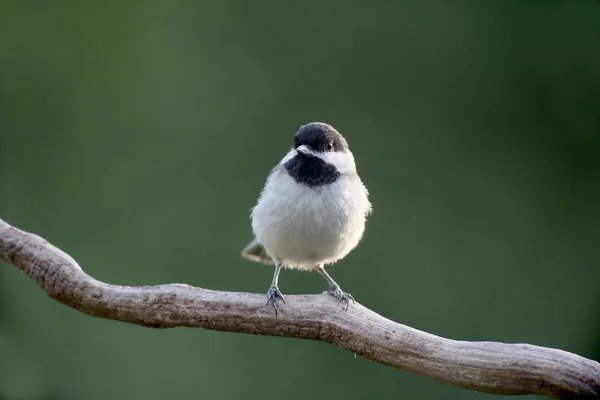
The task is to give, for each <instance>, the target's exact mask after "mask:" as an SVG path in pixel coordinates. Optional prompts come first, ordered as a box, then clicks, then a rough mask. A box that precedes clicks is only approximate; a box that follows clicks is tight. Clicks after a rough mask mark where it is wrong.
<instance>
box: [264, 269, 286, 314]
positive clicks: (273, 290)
mask: <svg viewBox="0 0 600 400" xmlns="http://www.w3.org/2000/svg"><path fill="white" fill-rule="evenodd" d="M280 270H281V262H279V261H277V260H275V273H273V282H271V287H270V288H269V291H268V292H267V304H266V305H269V304H271V305H272V306H273V308H274V309H275V316H277V304H276V302H277V298H280V299H281V301H283V303H284V304H285V299H284V298H283V295H282V294H281V292H280V291H279V288H278V287H277V282H278V281H279V271H280Z"/></svg>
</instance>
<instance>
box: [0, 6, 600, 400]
mask: <svg viewBox="0 0 600 400" xmlns="http://www.w3.org/2000/svg"><path fill="white" fill-rule="evenodd" d="M598 21H600V3H599V2H597V1H585V0H578V1H508V0H507V1H500V0H498V1H470V2H469V1H452V2H451V1H446V2H443V1H423V0H413V1H396V2H393V1H388V2H383V1H382V2H372V3H367V2H349V1H341V0H339V1H329V2H323V1H303V2H293V3H292V2H290V3H286V2H280V1H263V2H246V1H239V0H238V1H229V2H216V1H214V2H202V1H183V0H181V1H170V2H167V1H163V2H153V1H146V2H142V1H138V2H135V1H120V2H116V1H96V2H93V1H66V0H63V1H59V0H55V1H26V0H23V1H16V0H5V1H1V2H0V218H2V219H5V220H6V221H7V222H9V223H11V224H13V225H15V226H17V227H19V228H22V229H24V230H27V231H31V232H34V233H37V234H39V235H42V236H43V237H45V238H46V239H47V240H49V241H51V242H52V243H53V244H55V245H57V246H58V247H60V248H62V249H63V250H65V251H67V252H68V253H69V254H70V255H72V256H73V257H74V258H75V259H76V260H77V261H78V262H79V263H80V264H81V265H82V267H83V268H84V269H85V270H86V271H87V272H88V273H90V274H91V275H92V276H94V277H95V278H98V279H100V280H104V281H106V282H110V283H115V284H124V285H152V284H161V283H169V282H184V283H188V284H191V285H196V286H201V287H205V288H211V289H218V290H231V291H247V292H259V293H266V290H267V288H268V286H269V284H270V279H271V276H272V270H271V268H268V267H265V266H262V265H260V264H255V263H251V262H249V261H246V260H243V259H242V258H241V257H240V256H239V253H240V250H241V248H242V247H243V246H245V245H246V244H247V242H248V241H249V240H250V239H251V228H250V220H249V209H250V208H251V207H252V206H253V205H254V204H255V201H256V198H257V195H258V193H259V191H260V189H261V188H262V184H263V183H264V179H265V177H266V175H267V173H268V172H269V170H270V169H271V167H272V166H273V165H274V164H275V163H277V162H278V161H279V159H280V158H281V157H283V155H284V153H285V152H286V151H287V150H288V149H289V148H290V146H291V144H292V140H293V134H294V133H295V132H296V130H297V129H298V127H299V126H300V125H302V124H305V123H307V122H310V121H325V122H328V123H331V124H333V125H334V126H335V127H336V128H338V130H339V131H340V132H342V134H344V135H345V137H346V138H347V140H348V141H349V143H350V146H351V149H352V150H353V153H354V155H355V157H356V159H357V164H358V169H359V173H360V174H361V177H362V179H363V181H364V182H365V184H366V185H367V187H368V188H369V190H370V193H371V197H370V198H371V200H372V203H373V206H374V213H373V215H372V217H371V218H370V219H369V221H368V224H367V231H366V235H365V237H364V240H363V242H362V243H361V244H360V245H359V247H358V248H357V249H356V250H355V251H353V252H352V253H351V254H350V255H349V256H348V257H347V258H346V259H344V260H343V261H342V262H340V263H338V264H337V265H336V266H334V267H332V268H331V269H330V272H331V273H332V275H333V277H334V278H335V279H336V280H337V281H338V282H339V283H340V284H341V286H342V287H343V288H345V290H347V291H349V292H351V293H352V294H353V295H354V297H355V298H356V299H357V300H358V301H359V302H361V303H362V304H364V305H366V306H367V307H369V308H372V309H373V310H375V311H376V312H378V313H381V314H382V315H384V316H386V317H388V318H390V319H392V320H394V321H398V322H401V323H404V324H407V325H410V326H413V327H415V328H418V329H422V330H425V331H427V332H431V333H435V334H437V335H442V336H445V337H450V338H456V339H462V340H493V341H502V342H520V343H523V342H525V343H532V344H537V345H542V346H550V347H556V348H559V349H564V350H567V351H571V352H575V353H577V354H580V355H582V356H585V357H588V358H593V359H596V360H598V359H600V283H599V282H600V246H599V244H600V243H599V242H600V240H599V239H600V111H599V110H600V97H599V95H598V94H599V93H600V51H599V49H600V48H599V47H598V46H599V44H598V43H600V23H598ZM280 287H281V289H282V291H283V292H284V293H288V294H293V293H320V292H321V291H323V290H324V289H325V284H324V282H323V281H322V279H321V278H320V277H319V276H318V275H317V274H315V273H306V272H296V271H287V270H286V271H283V273H282V275H281V278H280ZM273 397H275V398H285V399H290V400H292V399H305V398H314V399H316V398H323V399H325V398H326V399H332V398H345V399H347V400H349V399H364V398H386V399H389V398H402V399H484V398H490V397H489V395H486V394H478V393H474V392H470V391H466V390H462V389H458V388H454V387H452V386H449V385H444V384H441V383H437V382H433V381H430V380H428V379H425V378H422V377H418V376H415V375H412V374H410V373H407V372H402V371H398V370H394V369H392V368H389V367H384V366H382V365H378V364H376V363H373V362H370V361H367V360H364V359H361V358H358V359H354V357H353V355H352V353H350V352H347V351H344V350H342V349H339V348H337V347H334V346H331V345H328V344H324V343H318V342H311V341H301V340H293V339H284V338H272V337H256V336H248V335H242V334H231V333H222V332H211V331H206V330H201V329H183V328H181V329H171V330H152V329H145V328H141V327H137V326H132V325H127V324H123V323H118V322H114V321H106V320H100V319H94V318H91V317H88V316H86V315H83V314H81V313H78V312H76V311H74V310H71V309H68V308H66V307H64V306H62V305H60V304H59V303H57V302H54V301H52V300H50V299H48V298H47V297H45V295H44V294H43V293H42V292H41V291H40V290H39V289H38V288H37V287H36V286H35V285H34V284H33V283H32V282H31V281H29V280H28V279H27V278H26V277H25V276H23V275H22V274H20V273H18V272H17V271H16V270H15V269H14V268H11V267H9V266H7V265H3V266H2V268H0V398H1V399H2V400H7V399H8V400H13V399H19V400H21V399H90V400H94V399H107V398H108V399H148V400H151V399H165V398H173V399H183V398H206V399H213V398H214V399H239V398H244V399H265V398H273Z"/></svg>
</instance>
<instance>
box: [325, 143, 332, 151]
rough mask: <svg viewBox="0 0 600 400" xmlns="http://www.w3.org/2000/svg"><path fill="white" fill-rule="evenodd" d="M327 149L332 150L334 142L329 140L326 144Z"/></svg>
mask: <svg viewBox="0 0 600 400" xmlns="http://www.w3.org/2000/svg"><path fill="white" fill-rule="evenodd" d="M325 150H327V151H332V150H333V143H331V142H329V143H327V144H326V145H325Z"/></svg>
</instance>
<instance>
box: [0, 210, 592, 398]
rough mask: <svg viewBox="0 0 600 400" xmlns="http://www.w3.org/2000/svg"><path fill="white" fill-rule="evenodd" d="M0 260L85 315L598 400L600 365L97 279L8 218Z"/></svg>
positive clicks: (496, 389) (318, 306)
mask: <svg viewBox="0 0 600 400" xmlns="http://www.w3.org/2000/svg"><path fill="white" fill-rule="evenodd" d="M0 260H2V261H5V262H7V263H11V264H13V265H15V266H16V267H18V268H19V269H20V270H21V271H23V272H24V273H25V274H27V275H28V276H29V277H30V278H31V279H33V280H34V281H35V282H36V283H37V284H38V285H39V286H40V287H41V288H42V289H43V290H44V291H45V292H46V294H47V295H48V296H50V297H52V298H53V299H56V300H58V301H59V302H61V303H63V304H65V305H67V306H69V307H72V308H74V309H76V310H79V311H81V312H84V313H86V314H89V315H92V316H95V317H102V318H108V319H113V320H118V321H123V322H128V323H132V324H138V325H143V326H148V327H155V328H171V327H177V326H188V327H201V328H207V329H214V330H220V331H229V332H243V333H249V334H254V335H272V336H287V337H293V338H302V339H313V340H322V341H325V342H329V343H332V344H335V345H337V346H340V347H342V348H344V349H347V350H350V351H352V352H354V353H356V354H359V355H361V356H363V357H366V358H369V359H371V360H374V361H377V362H380V363H382V364H386V365H391V366H392V367H395V368H399V369H402V370H406V371H411V372H415V373H418V374H421V375H424V376H427V377H429V378H432V379H436V380H438V381H442V382H447V383H451V384H454V385H458V386H461V387H463V388H467V389H472V390H478V391H482V392H488V393H497V394H541V395H547V396H552V397H557V398H598V397H600V364H599V363H597V362H595V361H592V360H588V359H586V358H583V357H580V356H577V355H575V354H572V353H568V352H565V351H561V350H556V349H550V348H544V347H539V346H533V345H529V344H506V343H495V342H463V341H456V340H450V339H445V338H441V337H438V336H434V335H431V334H428V333H425V332H421V331H419V330H416V329H413V328H410V327H408V326H405V325H401V324H397V323H395V322H393V321H390V320H388V319H386V318H384V317H382V316H380V315H378V314H376V313H374V312H373V311H371V310H369V309H367V308H365V307H363V306H361V305H360V304H356V305H355V306H353V307H350V308H349V309H348V311H347V312H343V311H342V310H341V308H340V307H339V305H337V304H336V303H335V300H334V299H333V298H331V297H329V296H325V295H311V296H290V295H288V296H287V299H288V301H287V303H286V304H285V305H284V306H282V307H280V311H279V315H278V316H277V317H276V316H275V314H274V313H273V309H272V308H270V307H265V305H264V304H265V296H264V295H262V294H250V293H234V292H218V291H214V290H208V289H201V288H196V287H192V286H188V285H181V284H170V285H159V286H141V287H129V286H116V285H109V284H107V283H103V282H100V281H97V280H95V279H94V278H92V277H90V276H89V275H87V274H86V273H85V272H83V270H82V269H81V268H80V267H79V265H77V263H76V262H75V260H73V259H72V258H71V257H69V256H68V255H67V254H65V253H64V252H62V251H61V250H59V249H58V248H56V247H54V246H53V245H51V244H50V243H48V242H47V241H45V240H44V239H42V238H41V237H39V236H36V235H34V234H31V233H26V232H23V231H21V230H19V229H17V228H14V227H12V226H10V225H8V224H7V223H5V222H4V221H2V220H0Z"/></svg>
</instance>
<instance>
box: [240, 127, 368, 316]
mask: <svg viewBox="0 0 600 400" xmlns="http://www.w3.org/2000/svg"><path fill="white" fill-rule="evenodd" d="M370 212H371V203H370V202H369V200H368V191H367V189H366V188H365V186H364V185H363V183H362V181H361V180H360V178H359V177H358V174H357V172H356V165H355V164H354V156H353V155H352V152H350V149H349V148H348V143H347V142H346V140H345V139H344V137H343V136H342V135H341V134H340V133H339V132H338V131H336V130H335V129H334V128H333V127H332V126H331V125H328V124H325V123H322V122H312V123H310V124H307V125H304V126H301V127H300V129H299V130H298V132H297V133H296V135H295V137H294V147H293V148H292V149H291V150H290V151H289V152H288V153H287V155H286V156H285V157H284V158H283V159H282V160H281V161H280V162H279V164H277V165H276V166H275V168H273V170H272V171H271V173H270V174H269V176H268V177H267V182H266V184H265V187H264V189H263V191H262V192H261V194H260V197H259V199H258V204H257V205H256V206H255V207H254V208H253V209H252V213H251V218H252V230H253V231H254V235H255V239H254V240H253V241H252V242H250V244H248V246H246V248H245V249H244V250H243V251H242V256H243V257H245V258H248V259H250V260H253V261H257V262H263V263H266V264H275V273H274V275H273V282H272V283H271V287H270V288H269V291H268V292H267V305H269V304H271V305H272V306H273V307H274V308H275V313H277V307H276V302H277V299H278V298H279V299H281V301H283V302H284V303H285V299H284V297H283V295H282V294H281V291H280V290H279V288H278V287H277V282H278V278H279V272H280V270H281V268H282V267H286V268H296V269H301V270H315V271H317V272H318V273H319V274H321V275H322V276H323V278H325V280H326V281H327V283H328V284H329V288H328V289H327V293H328V294H330V295H331V296H333V297H335V298H336V299H337V300H338V303H339V302H344V303H345V308H344V309H346V310H347V309H348V305H349V304H350V301H351V300H352V301H353V302H354V298H353V297H352V295H350V294H349V293H345V292H343V291H342V290H341V289H340V286H339V285H338V284H337V283H336V282H335V281H334V280H333V279H332V278H331V276H329V274H328V273H327V272H326V271H325V268H324V267H325V265H327V264H333V263H334V262H336V261H338V260H340V259H342V258H344V257H345V256H346V255H347V254H348V253H349V252H350V251H351V250H352V249H354V248H355V247H356V245H357V244H358V242H359V241H360V239H361V238H362V235H363V232H364V230H365V221H366V217H367V215H369V214H370Z"/></svg>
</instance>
